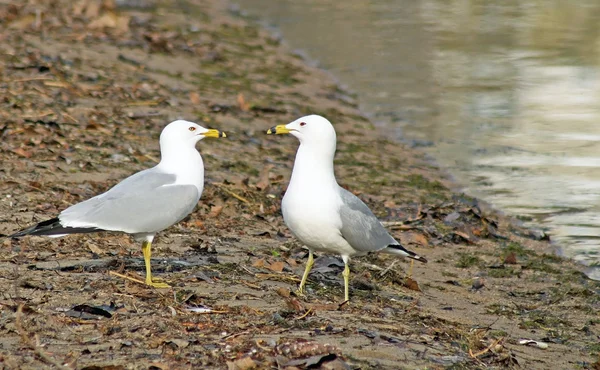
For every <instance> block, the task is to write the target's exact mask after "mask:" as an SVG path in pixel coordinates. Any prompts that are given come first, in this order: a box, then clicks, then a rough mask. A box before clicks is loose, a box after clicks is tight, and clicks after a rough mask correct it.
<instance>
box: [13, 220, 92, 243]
mask: <svg viewBox="0 0 600 370" xmlns="http://www.w3.org/2000/svg"><path fill="white" fill-rule="evenodd" d="M95 231H102V230H101V229H98V228H95V227H89V228H88V227H85V228H84V227H67V226H63V225H61V223H60V220H59V219H58V217H55V218H52V219H50V220H46V221H42V222H40V223H38V224H35V225H32V226H30V227H28V228H26V229H23V230H21V231H17V232H16V233H14V234H12V235H8V238H13V239H16V238H20V237H23V236H26V235H39V236H43V235H46V236H50V235H62V234H80V233H91V232H95Z"/></svg>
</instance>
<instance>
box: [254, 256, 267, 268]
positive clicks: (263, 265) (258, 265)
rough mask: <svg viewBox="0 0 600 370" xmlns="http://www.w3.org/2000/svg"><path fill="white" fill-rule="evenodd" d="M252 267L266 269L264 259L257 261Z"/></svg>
mask: <svg viewBox="0 0 600 370" xmlns="http://www.w3.org/2000/svg"><path fill="white" fill-rule="evenodd" d="M252 267H256V268H262V267H265V260H264V259H263V258H261V259H259V260H256V261H254V262H253V263H252Z"/></svg>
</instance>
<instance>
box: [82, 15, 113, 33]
mask: <svg viewBox="0 0 600 370" xmlns="http://www.w3.org/2000/svg"><path fill="white" fill-rule="evenodd" d="M117 18H118V17H117V15H116V14H115V13H112V12H109V13H106V14H103V15H102V17H100V18H97V19H94V20H93V21H92V22H90V24H88V28H90V29H93V30H96V29H103V28H115V27H117V22H118V20H117Z"/></svg>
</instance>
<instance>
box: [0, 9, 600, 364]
mask: <svg viewBox="0 0 600 370" xmlns="http://www.w3.org/2000/svg"><path fill="white" fill-rule="evenodd" d="M61 4H62V6H60V5H61ZM81 4H84V7H83V8H82V9H78V8H77V6H81ZM81 4H80V5H73V4H71V3H70V2H66V1H62V0H59V1H58V5H56V6H54V7H51V6H48V4H47V3H44V4H42V5H38V6H37V7H38V8H36V6H27V5H23V6H22V7H21V8H19V7H16V8H15V9H16V10H14V9H13V10H10V9H9V10H6V9H0V11H5V13H4V17H5V18H6V19H9V18H10V17H12V18H11V20H10V22H9V23H10V25H9V27H8V28H7V32H6V34H5V35H4V39H5V42H4V44H3V45H2V46H0V49H1V50H2V52H3V53H2V55H3V57H0V72H1V77H2V84H0V89H1V90H2V93H3V95H4V96H5V97H6V100H5V101H4V104H5V107H4V108H5V109H3V110H0V114H1V115H2V119H3V120H2V123H0V135H1V136H2V139H3V142H2V145H1V146H0V158H1V160H2V162H3V163H4V168H3V169H1V170H0V184H1V185H0V196H1V198H2V201H0V233H3V234H9V233H10V232H12V231H14V230H16V229H17V228H18V227H19V226H20V225H23V224H25V223H29V222H31V221H32V220H40V219H43V218H45V217H48V216H54V215H56V213H58V212H59V211H60V210H62V209H64V208H66V206H68V205H69V204H73V203H75V202H78V201H81V200H84V199H87V198H89V197H91V196H93V195H96V194H98V193H100V192H102V191H105V190H106V189H108V187H110V186H112V185H114V184H115V183H116V182H118V181H119V180H121V179H123V178H124V177H126V176H128V175H129V174H131V173H133V172H135V171H139V170H141V169H144V168H148V167H150V166H152V165H154V164H155V163H156V159H157V158H158V157H159V154H160V153H159V152H158V142H157V139H158V134H159V133H160V129H161V128H162V127H163V126H164V125H166V124H167V123H168V122H169V121H171V120H173V119H176V118H180V117H181V118H186V119H189V120H192V121H197V122H198V123H200V124H202V125H203V126H206V127H211V128H217V129H220V130H223V131H225V132H226V133H227V135H228V138H227V139H222V140H218V141H211V142H208V141H203V142H202V143H200V145H198V149H199V151H200V152H201V154H202V156H203V158H204V164H205V177H206V179H205V190H204V193H203V195H202V198H201V200H200V203H199V206H198V208H197V210H196V211H195V212H194V213H193V214H192V215H191V216H190V217H188V218H187V219H185V220H184V221H182V222H181V223H179V224H178V225H175V226H173V227H171V228H169V229H167V230H165V231H164V232H161V233H160V234H159V235H158V236H157V240H156V242H155V244H154V245H153V249H154V254H153V263H152V266H153V274H154V275H156V276H159V277H161V278H163V279H166V280H167V281H169V282H170V283H171V284H172V285H173V286H174V288H173V290H168V291H163V290H158V289H147V288H146V287H144V286H140V285H137V284H133V283H128V282H125V281H124V280H120V279H117V278H115V277H113V276H111V275H110V274H109V272H110V271H119V272H122V273H126V274H130V275H136V274H140V273H141V272H142V271H143V263H142V261H143V260H142V257H141V251H140V250H139V246H138V245H137V244H136V243H135V242H132V241H131V240H129V238H127V237H126V236H122V235H111V234H90V235H78V236H70V237H66V238H61V239H44V238H33V237H32V238H25V239H22V240H20V241H10V240H6V239H4V240H1V241H0V242H1V243H2V246H3V253H2V258H1V260H0V283H2V284H4V286H5V287H8V289H6V292H5V293H4V294H3V295H2V297H1V298H0V313H1V314H2V315H1V316H0V333H1V334H2V337H3V339H2V342H0V359H1V360H2V361H3V362H4V363H5V364H7V367H8V368H23V369H27V368H32V369H33V368H39V366H41V365H42V364H43V365H45V366H50V365H49V363H48V358H51V359H54V360H56V361H58V362H59V363H67V364H70V365H69V366H71V367H75V366H76V367H77V368H84V367H85V366H122V368H126V367H127V366H130V365H131V362H130V361H131V358H132V356H133V358H135V359H136V363H135V365H131V366H133V368H148V367H149V366H151V365H154V366H157V367H163V368H182V367H202V368H215V369H220V368H225V367H229V368H234V369H237V368H239V369H250V368H266V367H269V366H277V365H276V364H278V363H279V364H280V365H281V364H282V363H283V364H296V365H294V366H297V367H298V368H305V367H307V366H308V365H307V364H308V362H307V361H309V360H308V359H311V360H310V361H315V360H319V361H323V363H322V364H323V366H324V367H323V368H327V367H326V366H334V364H335V363H337V364H338V365H341V364H346V365H347V366H349V367H350V368H363V369H370V368H373V369H375V368H377V369H395V368H398V367H399V366H402V367H403V368H423V367H432V368H444V367H451V366H454V367H457V368H465V369H477V368H482V367H517V366H521V367H525V368H532V369H534V368H540V369H541V368H550V367H555V368H573V367H579V368H582V369H583V368H591V367H592V366H594V364H595V363H596V361H597V358H598V353H600V346H599V345H598V344H597V337H598V335H600V328H599V327H598V322H599V321H598V319H597V314H596V312H597V308H599V307H600V299H599V294H598V292H599V291H600V289H599V288H600V285H599V284H598V283H597V282H595V281H591V280H589V279H587V278H585V277H584V276H583V274H582V272H581V270H582V269H581V266H578V265H576V264H575V263H574V262H573V261H569V260H566V259H563V258H560V257H558V256H554V255H550V254H547V253H546V252H547V248H548V247H549V244H548V243H545V242H540V241H535V240H531V239H528V238H525V237H522V236H519V235H518V234H519V233H524V232H526V230H524V229H520V228H517V227H516V226H515V225H513V224H512V221H511V219H510V218H508V217H502V216H501V215H499V214H497V213H495V212H492V211H490V210H488V209H486V207H485V205H484V204H482V203H481V202H480V201H478V200H477V199H474V198H471V197H468V196H465V195H463V194H460V193H457V192H454V191H453V190H452V188H451V184H450V179H448V178H447V177H445V176H444V173H443V169H440V168H439V167H437V166H434V165H433V164H432V163H429V162H428V159H427V158H426V155H425V154H424V153H423V152H420V151H418V150H417V149H411V148H408V147H407V146H406V145H404V144H402V143H396V142H392V141H390V140H388V139H386V137H385V134H383V133H382V131H381V130H379V129H378V128H377V127H375V125H374V124H373V123H372V122H370V121H368V120H366V118H365V117H364V114H362V113H361V112H360V111H359V110H358V108H357V105H356V104H352V100H351V99H348V97H347V93H346V92H344V91H343V90H342V89H340V88H339V86H338V85H336V84H335V81H333V80H332V79H331V78H330V77H331V76H329V77H328V75H330V74H329V73H328V72H326V71H322V70H320V69H318V68H317V67H314V66H309V65H307V64H306V63H305V61H303V60H301V59H300V58H298V57H297V56H294V55H293V54H292V52H291V51H290V50H289V48H288V47H286V46H285V45H281V43H280V42H279V41H278V40H276V39H274V38H273V36H272V35H270V34H269V33H268V32H267V31H266V30H264V29H260V28H258V27H257V26H256V25H252V24H249V23H248V22H247V20H244V19H238V18H236V17H234V16H232V15H231V14H230V13H229V10H228V9H229V5H228V4H227V3H222V2H219V1H212V0H211V1H197V0H193V1H189V2H185V3H181V4H179V7H178V6H174V7H173V6H167V5H166V4H167V2H164V3H163V2H156V3H155V8H153V9H151V10H149V9H140V8H135V7H131V8H129V9H114V8H110V7H107V6H104V7H103V6H100V5H99V6H98V7H96V8H94V7H95V5H93V4H100V2H94V1H89V2H85V3H81ZM90 4H91V5H90ZM57 9H63V11H61V12H58V11H57ZM36 11H41V12H42V14H44V18H43V21H42V22H41V24H37V23H36V21H35V19H36V18H35V17H32V15H34V14H36V13H35V12H36ZM7 17H8V18H7ZM67 21H68V22H67ZM40 35H43V37H40ZM2 112H3V113H2ZM308 113H315V114H320V115H323V116H324V117H326V118H328V119H329V120H330V121H331V122H332V123H333V124H334V126H335V127H336V131H337V134H338V150H337V154H336V159H335V168H336V177H337V178H338V181H339V183H340V185H342V186H345V187H347V188H348V189H349V190H350V191H352V192H353V193H355V194H357V195H358V196H359V197H360V198H361V199H362V200H363V201H365V202H366V203H367V204H368V206H369V207H370V208H371V209H372V210H373V211H374V213H375V214H376V215H377V216H378V217H379V218H380V219H381V220H382V221H383V222H384V223H385V224H386V225H387V226H388V227H389V229H390V230H391V231H392V233H393V235H394V236H395V237H397V238H398V240H400V241H401V242H402V243H403V244H404V245H406V246H407V248H408V249H410V250H413V251H415V252H417V253H419V254H420V255H423V256H424V257H426V258H427V259H428V260H429V263H427V264H426V265H425V266H418V265H416V264H415V266H414V270H413V274H412V282H411V281H409V280H407V279H406V272H407V271H408V269H409V263H408V262H406V261H402V260H397V259H395V258H394V257H391V256H383V255H369V256H365V257H361V258H356V259H353V260H352V264H351V269H352V274H351V291H350V293H351V304H349V305H345V306H343V307H342V308H340V307H339V303H340V302H339V300H340V297H341V296H342V295H343V294H342V291H343V280H342V276H341V270H342V267H340V266H339V261H337V260H338V259H337V258H332V257H335V256H319V257H320V258H319V259H318V260H317V261H316V265H315V267H318V270H317V272H315V273H314V274H311V276H310V279H309V283H308V284H307V288H308V293H307V296H306V297H297V296H295V294H294V290H295V288H296V286H297V283H298V280H299V277H300V276H301V273H302V271H303V269H304V263H305V261H306V251H305V249H303V248H302V246H301V245H299V243H298V242H297V241H295V240H294V238H292V237H291V235H290V233H289V231H288V230H287V228H286V227H285V225H284V224H283V220H282V217H281V214H280V211H279V207H280V201H281V197H282V195H283V193H284V191H285V188H286V186H287V182H288V181H289V176H290V173H291V168H292V164H293V159H294V155H295V151H296V148H297V143H296V141H295V139H294V138H278V139H277V140H275V139H274V138H272V137H267V136H266V135H265V132H266V130H267V129H268V128H270V127H272V126H273V125H275V124H283V123H287V122H290V121H292V120H293V119H295V118H298V117H300V116H302V115H304V114H308ZM7 195H10V197H7ZM57 265H58V267H57ZM110 303H114V305H113V306H114V307H116V308H114V310H113V311H111V315H112V318H111V319H106V318H105V317H91V318H90V317H83V316H74V315H73V313H72V311H73V310H72V308H73V307H75V306H77V305H81V304H88V305H91V306H94V307H100V306H102V307H104V305H110ZM21 305H22V306H21ZM19 307H21V309H19ZM199 307H201V308H204V309H205V310H206V311H205V312H204V313H202V314H199V313H198V312H195V311H194V310H197V309H198V308H199ZM20 311H22V312H20ZM18 312H20V313H18ZM34 333H35V334H36V335H38V338H39V340H40V342H41V343H43V346H38V345H36V344H35V342H28V341H27V340H26V339H23V338H29V337H31V336H33V334H34ZM521 339H531V340H534V341H538V342H544V343H546V344H547V349H542V348H541V347H536V346H535V344H533V345H523V344H520V340H521ZM302 343H309V345H306V344H302ZM306 346H310V350H307V349H306V348H307V347H306ZM40 351H42V353H44V354H45V356H41V355H40ZM326 354H330V355H331V356H330V357H329V358H325V357H326V356H325V355H326ZM315 356H321V357H319V358H317V359H315ZM282 358H283V359H282ZM284 360H285V361H287V362H285V361H284ZM281 361H284V362H281ZM294 361H296V362H294ZM399 364H401V365H399ZM289 366H292V365H289ZM330 368H332V367H330Z"/></svg>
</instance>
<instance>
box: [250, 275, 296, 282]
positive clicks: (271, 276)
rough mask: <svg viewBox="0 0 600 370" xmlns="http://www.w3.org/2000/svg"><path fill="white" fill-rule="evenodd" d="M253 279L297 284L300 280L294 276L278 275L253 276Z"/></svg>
mask: <svg viewBox="0 0 600 370" xmlns="http://www.w3.org/2000/svg"><path fill="white" fill-rule="evenodd" d="M254 277H256V278H258V279H275V280H291V281H293V282H296V283H299V282H300V279H298V278H297V277H295V276H288V275H283V274H281V275H279V274H255V275H254Z"/></svg>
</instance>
